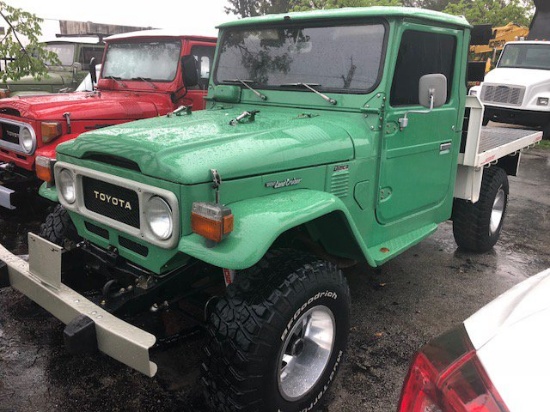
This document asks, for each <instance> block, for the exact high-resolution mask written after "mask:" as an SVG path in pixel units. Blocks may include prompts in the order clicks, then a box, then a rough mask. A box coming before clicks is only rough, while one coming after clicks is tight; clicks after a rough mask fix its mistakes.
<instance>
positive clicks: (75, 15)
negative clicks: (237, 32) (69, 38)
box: [5, 0, 237, 35]
mask: <svg viewBox="0 0 550 412" xmlns="http://www.w3.org/2000/svg"><path fill="white" fill-rule="evenodd" d="M5 2H6V3H7V4H9V5H10V6H13V7H18V8H21V9H23V10H25V11H28V12H30V13H34V14H36V15H37V16H38V17H41V18H43V19H55V20H76V21H92V22H94V23H105V24H120V25H126V26H144V27H155V28H174V29H178V30H180V31H181V32H182V33H184V34H206V35H216V34H217V30H215V26H216V25H218V24H220V23H223V22H226V21H231V20H235V19H236V18H237V17H236V16H235V15H227V14H225V12H224V6H227V5H228V4H229V3H228V1H227V0H151V1H146V0H88V1H83V0H5ZM145 4H149V6H145Z"/></svg>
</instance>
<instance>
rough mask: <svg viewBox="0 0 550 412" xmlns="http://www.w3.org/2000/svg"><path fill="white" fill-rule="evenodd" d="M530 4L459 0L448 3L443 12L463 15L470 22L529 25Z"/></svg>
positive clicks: (487, 0) (507, 1)
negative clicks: (454, 2)
mask: <svg viewBox="0 0 550 412" xmlns="http://www.w3.org/2000/svg"><path fill="white" fill-rule="evenodd" d="M532 5H533V3H532V2H531V1H529V2H528V3H527V2H525V1H521V0H460V1H459V2H458V3H456V4H449V5H447V7H445V9H444V10H443V12H445V13H449V14H454V15H457V16H465V17H466V19H468V21H469V22H470V23H471V24H484V23H485V24H492V25H493V26H504V25H506V24H508V23H510V22H513V23H517V24H519V25H522V26H529V23H530V22H531V17H532V10H533V9H532Z"/></svg>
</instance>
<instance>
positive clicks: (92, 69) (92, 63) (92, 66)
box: [88, 57, 97, 90]
mask: <svg viewBox="0 0 550 412" xmlns="http://www.w3.org/2000/svg"><path fill="white" fill-rule="evenodd" d="M95 66H96V62H95V57H92V58H91V59H90V67H89V68H88V69H89V70H90V78H91V79H92V90H93V85H94V84H96V83H97V76H96V71H95Z"/></svg>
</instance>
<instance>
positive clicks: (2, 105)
mask: <svg viewBox="0 0 550 412" xmlns="http://www.w3.org/2000/svg"><path fill="white" fill-rule="evenodd" d="M8 108H9V109H16V110H17V111H19V113H20V116H21V117H22V118H27V119H39V120H59V121H62V120H64V117H63V113H66V112H70V113H71V120H72V121H77V120H87V119H95V120H101V119H103V120H111V119H128V120H131V119H141V118H143V117H153V116H158V115H159V114H164V113H166V112H167V111H168V110H170V108H171V103H170V96H169V95H168V94H159V93H143V92H121V91H117V92H110V91H102V92H101V93H93V92H75V93H60V94H48V95H42V96H32V97H31V96H27V97H25V98H17V97H14V98H9V99H0V113H2V112H3V111H4V110H3V109H8Z"/></svg>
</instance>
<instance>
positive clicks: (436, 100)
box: [418, 73, 447, 109]
mask: <svg viewBox="0 0 550 412" xmlns="http://www.w3.org/2000/svg"><path fill="white" fill-rule="evenodd" d="M418 101H419V102H420V104H421V105H422V106H424V107H427V108H430V109H433V108H434V107H440V106H443V105H444V104H445V102H446V101H447V78H446V77H445V76H444V75H443V74H441V73H435V74H425V75H424V76H422V77H421V78H420V81H419V82H418Z"/></svg>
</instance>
